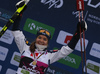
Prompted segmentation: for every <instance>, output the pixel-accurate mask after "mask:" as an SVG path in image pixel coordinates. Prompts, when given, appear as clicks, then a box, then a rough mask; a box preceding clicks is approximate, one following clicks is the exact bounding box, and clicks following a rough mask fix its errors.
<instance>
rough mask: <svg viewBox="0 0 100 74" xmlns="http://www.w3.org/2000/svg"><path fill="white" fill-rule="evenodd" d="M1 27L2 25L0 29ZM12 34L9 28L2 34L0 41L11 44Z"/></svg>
mask: <svg viewBox="0 0 100 74" xmlns="http://www.w3.org/2000/svg"><path fill="white" fill-rule="evenodd" d="M1 29H2V27H0V30H1ZM13 38H14V37H13V35H12V33H11V31H10V30H7V31H6V32H5V33H4V35H3V36H2V37H1V38H0V41H2V42H5V43H7V44H12V42H13Z"/></svg>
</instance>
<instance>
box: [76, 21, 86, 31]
mask: <svg viewBox="0 0 100 74" xmlns="http://www.w3.org/2000/svg"><path fill="white" fill-rule="evenodd" d="M80 26H81V32H83V30H84V31H86V30H87V23H86V22H85V21H81V22H78V24H77V32H80Z"/></svg>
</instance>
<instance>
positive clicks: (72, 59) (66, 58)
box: [63, 56, 76, 64]
mask: <svg viewBox="0 0 100 74" xmlns="http://www.w3.org/2000/svg"><path fill="white" fill-rule="evenodd" d="M63 59H64V60H66V61H68V62H71V63H74V64H76V61H75V59H74V58H71V57H69V56H67V57H65V58H63Z"/></svg>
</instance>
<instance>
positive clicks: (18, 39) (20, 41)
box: [12, 30, 29, 53]
mask: <svg viewBox="0 0 100 74" xmlns="http://www.w3.org/2000/svg"><path fill="white" fill-rule="evenodd" d="M12 34H13V36H14V39H15V43H16V45H17V47H18V49H19V51H20V53H22V52H23V51H24V50H26V49H28V48H29V46H28V45H27V44H26V43H25V36H24V34H23V32H22V31H20V30H16V31H12Z"/></svg>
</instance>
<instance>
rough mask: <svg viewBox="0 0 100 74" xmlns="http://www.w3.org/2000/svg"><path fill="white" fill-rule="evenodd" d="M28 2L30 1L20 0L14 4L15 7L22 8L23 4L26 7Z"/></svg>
mask: <svg viewBox="0 0 100 74" xmlns="http://www.w3.org/2000/svg"><path fill="white" fill-rule="evenodd" d="M29 1H30V0H21V1H19V2H18V3H17V4H16V7H17V8H19V7H22V6H23V5H24V4H26V5H27V4H28V2H29Z"/></svg>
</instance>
